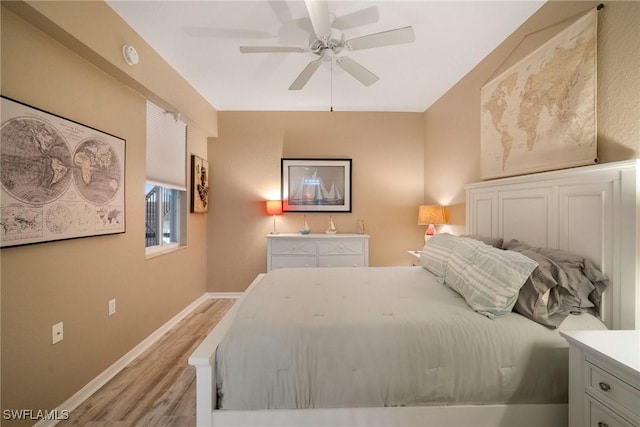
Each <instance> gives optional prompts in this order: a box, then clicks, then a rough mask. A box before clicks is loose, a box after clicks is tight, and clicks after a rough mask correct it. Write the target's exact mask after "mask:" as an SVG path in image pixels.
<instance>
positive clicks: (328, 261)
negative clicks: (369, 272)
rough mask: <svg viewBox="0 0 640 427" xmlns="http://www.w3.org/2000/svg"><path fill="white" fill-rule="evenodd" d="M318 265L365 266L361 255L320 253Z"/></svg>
mask: <svg viewBox="0 0 640 427" xmlns="http://www.w3.org/2000/svg"><path fill="white" fill-rule="evenodd" d="M318 267H365V264H364V256H363V255H342V256H337V255H320V257H318Z"/></svg>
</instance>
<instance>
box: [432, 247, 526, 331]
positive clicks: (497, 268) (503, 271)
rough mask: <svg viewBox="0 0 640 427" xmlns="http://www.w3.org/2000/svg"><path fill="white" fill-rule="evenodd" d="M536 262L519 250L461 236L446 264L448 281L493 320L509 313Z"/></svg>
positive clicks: (477, 309) (446, 279)
mask: <svg viewBox="0 0 640 427" xmlns="http://www.w3.org/2000/svg"><path fill="white" fill-rule="evenodd" d="M536 266H537V263H536V262H535V261H533V260H532V259H531V258H528V257H526V256H524V255H522V254H520V253H518V252H515V251H509V250H506V251H505V250H501V249H497V248H495V247H492V246H489V245H486V244H484V243H482V242H480V241H477V240H473V239H466V238H461V239H459V242H458V245H457V246H456V247H455V250H453V251H452V252H451V257H450V259H449V262H448V264H447V268H446V274H445V278H444V281H445V284H446V285H447V286H449V287H450V288H451V289H453V290H455V291H456V292H458V293H459V294H460V295H462V297H463V298H464V299H465V301H466V302H467V304H469V306H470V307H471V308H472V309H474V310H475V311H477V312H478V313H480V314H483V315H485V316H487V317H489V318H491V319H493V318H495V317H499V316H504V315H506V314H508V313H510V312H511V311H512V309H513V306H514V305H515V303H516V300H517V299H518V293H519V291H520V288H522V286H523V285H524V283H525V281H526V280H527V278H528V277H529V276H530V275H531V272H532V271H533V270H534V269H535V268H536Z"/></svg>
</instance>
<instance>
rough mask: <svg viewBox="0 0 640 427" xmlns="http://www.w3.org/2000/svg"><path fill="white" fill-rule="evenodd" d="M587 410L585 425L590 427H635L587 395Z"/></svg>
mask: <svg viewBox="0 0 640 427" xmlns="http://www.w3.org/2000/svg"><path fill="white" fill-rule="evenodd" d="M585 408H586V410H587V414H586V415H585V416H586V420H587V423H586V424H585V425H587V426H589V427H634V426H633V424H629V423H628V422H627V421H625V420H624V419H622V418H620V417H619V416H618V415H616V414H615V413H613V412H612V411H610V410H609V409H607V408H605V407H604V406H602V405H600V404H599V403H598V402H597V401H595V400H593V399H591V398H590V397H588V395H585Z"/></svg>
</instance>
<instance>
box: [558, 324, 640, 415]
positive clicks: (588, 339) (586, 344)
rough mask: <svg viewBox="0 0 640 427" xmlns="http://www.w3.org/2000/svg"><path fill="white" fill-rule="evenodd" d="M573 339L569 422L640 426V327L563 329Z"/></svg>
mask: <svg viewBox="0 0 640 427" xmlns="http://www.w3.org/2000/svg"><path fill="white" fill-rule="evenodd" d="M560 335H562V336H563V337H564V338H565V339H566V340H567V341H568V342H569V426H570V427H632V426H636V427H637V426H640V331H638V330H635V331H632V330H629V331H619V330H611V331H560Z"/></svg>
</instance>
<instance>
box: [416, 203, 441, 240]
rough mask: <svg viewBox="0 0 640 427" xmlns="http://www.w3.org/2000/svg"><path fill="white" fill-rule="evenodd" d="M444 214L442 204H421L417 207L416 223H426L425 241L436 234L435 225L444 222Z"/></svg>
mask: <svg viewBox="0 0 640 427" xmlns="http://www.w3.org/2000/svg"><path fill="white" fill-rule="evenodd" d="M446 223H447V221H446V218H445V215H444V206H438V205H422V206H420V208H419V209H418V225H426V226H427V231H425V233H424V241H425V242H426V241H427V240H429V238H431V236H433V235H434V234H436V227H435V226H436V225H440V224H446Z"/></svg>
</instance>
